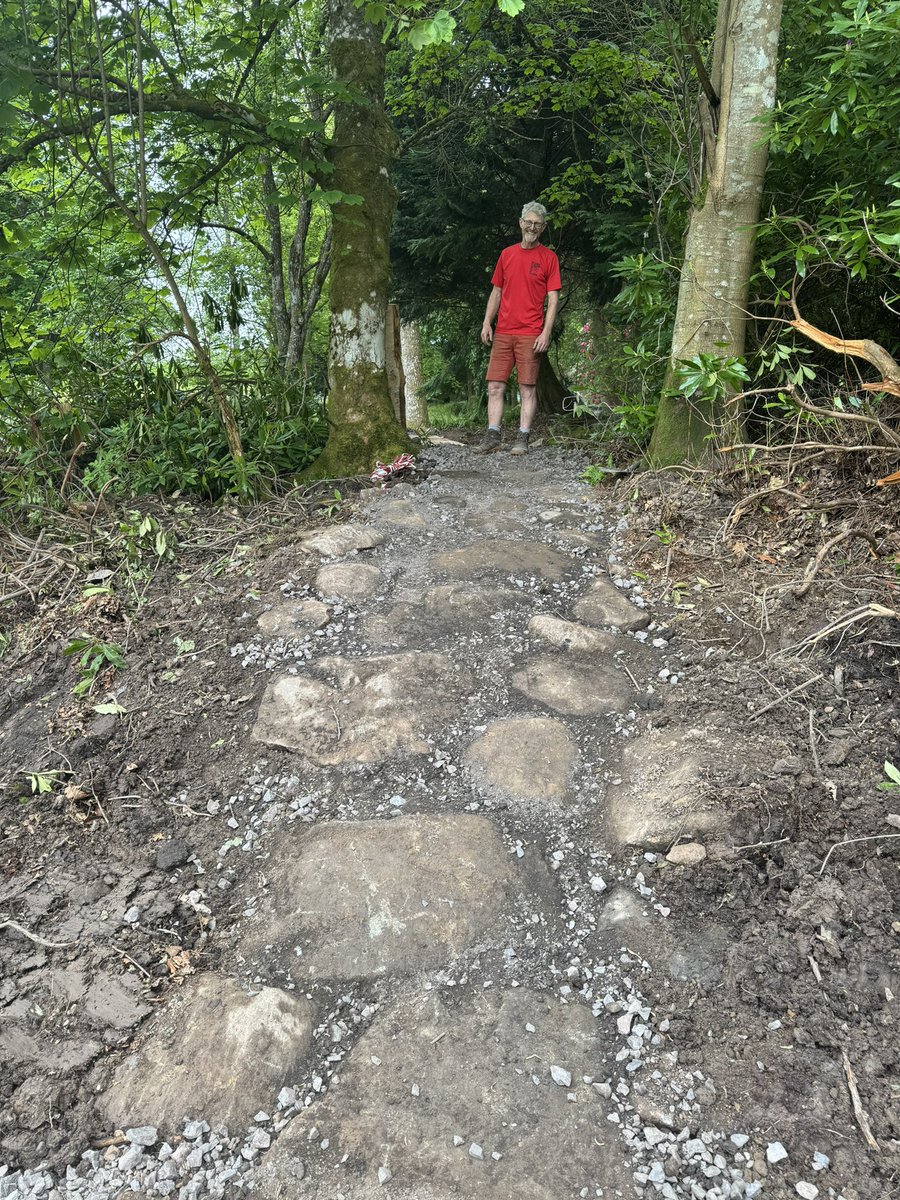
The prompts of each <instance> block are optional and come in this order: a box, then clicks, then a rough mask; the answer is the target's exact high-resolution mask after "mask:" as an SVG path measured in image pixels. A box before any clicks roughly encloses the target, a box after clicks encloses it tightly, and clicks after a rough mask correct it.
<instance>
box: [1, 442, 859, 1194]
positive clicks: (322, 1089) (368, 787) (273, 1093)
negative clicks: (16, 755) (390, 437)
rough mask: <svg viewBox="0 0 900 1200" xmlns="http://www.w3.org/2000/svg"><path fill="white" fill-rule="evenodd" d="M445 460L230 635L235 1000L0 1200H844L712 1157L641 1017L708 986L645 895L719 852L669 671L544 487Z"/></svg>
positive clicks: (166, 1017) (185, 1026)
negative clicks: (676, 985)
mask: <svg viewBox="0 0 900 1200" xmlns="http://www.w3.org/2000/svg"><path fill="white" fill-rule="evenodd" d="M440 455H441V459H440V461H439V463H438V469H437V470H435V471H434V472H433V473H432V474H431V476H430V477H429V479H428V480H427V482H426V483H425V484H423V485H421V486H420V487H419V488H411V487H409V486H407V485H400V486H397V487H394V488H393V489H391V490H388V491H385V492H370V493H367V494H364V496H363V497H362V508H363V516H362V517H361V518H360V519H359V520H357V521H353V522H351V523H349V524H347V525H344V526H340V527H334V528H329V529H326V530H321V531H318V532H316V533H315V534H312V535H310V536H307V537H305V538H304V539H303V544H302V546H301V548H299V549H298V556H299V561H298V573H297V576H296V577H295V578H292V579H288V580H286V581H284V583H283V584H282V585H281V587H280V590H279V592H278V594H277V595H275V596H272V597H268V598H266V602H265V607H264V608H263V610H262V611H261V612H260V611H259V608H258V607H257V608H256V609H255V610H254V609H252V608H249V609H248V612H247V614H246V625H247V632H246V634H244V635H243V636H242V638H241V641H240V642H239V643H238V644H236V645H235V646H234V647H233V648H232V653H233V654H234V655H235V656H236V657H238V658H239V659H240V660H241V662H242V663H243V664H244V665H245V666H246V667H247V668H248V669H250V668H255V669H257V670H259V669H264V670H265V671H267V672H271V673H272V674H269V675H267V676H266V681H267V682H266V686H265V691H264V694H263V696H262V700H261V703H260V706H259V711H258V715H257V719H256V722H255V724H254V726H253V729H252V738H253V740H254V742H255V743H256V745H257V746H258V748H259V754H260V759H259V769H258V772H257V774H256V775H255V776H254V777H252V778H251V779H249V780H247V781H246V783H244V784H243V785H242V786H240V787H238V788H237V790H236V792H235V794H234V795H233V796H232V797H231V800H230V801H229V803H228V805H227V807H226V806H221V805H219V804H218V802H211V804H210V805H209V806H207V808H208V814H209V816H210V818H211V819H212V820H214V821H216V820H219V821H221V822H222V826H223V830H222V832H223V837H222V842H221V845H220V846H219V849H218V854H217V855H216V856H215V858H214V860H211V861H208V862H200V861H199V859H198V858H197V856H193V857H192V858H191V861H190V863H189V864H188V865H187V867H186V868H185V870H186V871H188V872H190V871H193V873H194V878H193V884H192V885H188V887H187V888H186V893H185V896H186V902H187V903H190V904H191V905H193V906H194V907H196V908H197V910H198V911H201V912H204V913H206V914H208V917H209V922H210V924H209V928H210V932H211V936H213V937H215V936H216V934H215V916H214V914H215V910H216V906H217V902H218V898H219V897H227V898H229V899H230V901H231V904H232V911H234V908H235V906H236V908H237V910H238V914H239V915H238V919H237V923H236V924H234V925H232V927H231V929H230V931H229V939H230V945H231V951H230V953H229V952H228V950H227V949H225V948H223V953H224V957H225V959H226V962H227V965H228V967H229V971H228V973H219V974H215V975H214V974H212V973H211V972H206V973H203V974H201V975H198V976H196V977H194V978H192V979H190V980H189V981H188V982H187V983H186V984H185V986H184V987H183V989H182V991H181V995H180V997H179V999H178V1000H177V1001H175V1002H174V1003H171V1004H170V1005H169V1006H168V1007H167V1008H166V1009H165V1010H163V1011H162V1012H160V1013H158V1014H157V1015H156V1016H155V1017H154V1018H152V1019H151V1020H150V1021H148V1022H147V1023H145V1025H144V1027H143V1029H142V1031H141V1033H140V1034H139V1036H138V1038H137V1039H136V1042H135V1043H134V1045H133V1047H132V1052H131V1054H130V1056H129V1057H127V1058H126V1059H124V1060H123V1061H120V1062H118V1063H117V1065H116V1066H115V1069H114V1070H112V1071H106V1072H105V1073H103V1072H102V1071H100V1072H98V1075H97V1077H96V1079H95V1081H94V1086H95V1088H96V1089H97V1092H98V1105H97V1108H98V1113H99V1114H101V1116H102V1120H103V1122H104V1123H105V1125H106V1127H107V1129H108V1132H109V1133H112V1132H113V1131H114V1130H117V1129H118V1130H123V1131H124V1136H123V1140H122V1142H121V1144H116V1145H113V1146H110V1147H108V1148H106V1149H104V1150H96V1149H92V1150H88V1151H86V1152H85V1153H84V1154H82V1156H81V1157H80V1159H78V1160H77V1161H76V1162H75V1163H74V1165H72V1166H70V1167H69V1168H68V1170H67V1171H66V1173H65V1175H64V1176H63V1177H57V1176H55V1175H53V1174H52V1173H51V1172H49V1171H47V1170H45V1169H44V1168H43V1167H38V1168H36V1169H35V1170H31V1171H23V1172H13V1171H9V1170H7V1169H6V1168H0V1200H4V1198H6V1197H11V1196H16V1197H20V1196H22V1197H24V1196H27V1197H32V1196H33V1197H44V1198H48V1200H57V1198H61V1197H64V1196H71V1197H76V1196H77V1197H83V1198H84V1200H110V1198H112V1197H114V1196H116V1197H118V1196H122V1195H127V1194H129V1193H131V1194H135V1193H136V1194H138V1195H141V1196H148V1197H152V1196H177V1198H178V1200H196V1198H199V1197H201V1196H214V1197H218V1196H225V1195H238V1194H241V1193H243V1192H247V1191H251V1190H255V1191H256V1193H257V1194H258V1195H261V1196H264V1197H267V1198H268V1197H271V1198H272V1200H280V1198H285V1200H287V1198H288V1197H308V1198H309V1200H369V1198H371V1197H376V1196H378V1197H380V1196H385V1195H386V1196H393V1197H396V1198H398V1200H452V1198H465V1197H472V1196H476V1195H477V1196H479V1197H481V1196H484V1197H486V1198H487V1200H492V1198H494V1200H512V1198H513V1197H515V1200H568V1198H570V1197H571V1198H575V1197H579V1198H588V1197H591V1198H597V1200H610V1198H612V1197H657V1196H658V1197H662V1198H663V1200H743V1198H747V1200H751V1198H752V1197H755V1196H758V1195H761V1194H762V1193H763V1191H764V1190H765V1192H766V1195H768V1196H772V1197H773V1198H774V1200H778V1197H781V1196H784V1195H789V1194H791V1193H793V1194H796V1195H799V1196H801V1197H803V1198H806V1200H815V1197H817V1196H819V1195H822V1196H823V1197H824V1196H826V1195H827V1196H828V1197H832V1198H834V1197H837V1196H838V1195H839V1193H838V1191H837V1190H836V1189H835V1188H834V1187H832V1186H830V1185H828V1184H823V1185H822V1186H821V1187H820V1186H819V1185H817V1184H814V1183H812V1182H811V1178H812V1177H813V1176H815V1177H818V1176H819V1174H823V1175H824V1174H826V1173H827V1171H828V1167H829V1163H828V1160H827V1158H826V1157H825V1156H824V1155H817V1158H816V1160H814V1161H813V1162H812V1163H809V1164H806V1165H805V1166H803V1165H800V1164H798V1165H797V1167H796V1169H795V1168H794V1166H793V1164H792V1163H791V1158H790V1154H789V1151H788V1150H786V1149H785V1148H784V1147H783V1146H781V1145H780V1143H766V1141H765V1138H764V1137H762V1136H760V1135H754V1134H753V1131H750V1130H734V1129H722V1128H717V1124H718V1122H717V1120H716V1115H715V1110H716V1105H717V1101H718V1096H717V1090H716V1086H715V1083H714V1081H712V1080H709V1079H707V1078H705V1077H704V1076H703V1075H702V1074H701V1073H700V1072H697V1071H691V1070H689V1069H687V1068H686V1067H684V1066H683V1065H682V1064H681V1062H680V1061H679V1047H678V1045H677V1044H676V1043H675V1040H674V1038H673V1036H672V1030H671V1026H670V1021H669V1014H668V1013H667V1012H665V1011H662V1012H659V1011H654V1010H653V1008H652V1006H651V1005H650V1004H649V1003H648V1002H647V1000H646V998H645V993H644V991H643V990H642V981H644V980H646V979H647V978H648V977H649V976H650V974H651V973H652V972H668V973H669V974H670V975H672V976H674V977H676V978H698V977H702V976H703V973H704V972H707V973H711V976H710V977H712V978H715V972H716V971H718V970H719V969H720V967H719V963H720V962H721V946H720V945H719V944H718V942H717V940H716V939H717V934H716V930H715V929H705V930H703V931H698V932H697V933H696V934H695V936H692V938H691V939H690V942H689V944H681V943H678V942H677V941H676V940H675V938H674V935H673V934H672V933H671V932H670V930H669V925H668V924H667V918H668V917H669V915H670V914H669V910H668V909H667V908H665V906H664V905H662V904H660V903H659V902H658V901H657V900H656V896H655V894H654V890H653V886H652V880H653V877H654V873H655V872H656V871H657V870H658V869H660V868H661V867H663V866H665V867H666V869H670V870H673V869H677V870H685V869H693V868H694V867H696V865H697V864H698V863H700V862H701V861H702V858H703V856H704V854H705V850H704V847H703V845H702V841H703V838H704V836H705V835H706V834H708V833H709V832H710V831H711V830H712V829H714V828H715V829H718V831H719V833H721V832H722V827H723V822H724V819H725V818H724V814H723V813H722V812H721V811H720V810H719V809H718V807H717V806H716V805H715V804H714V803H712V802H711V801H710V800H709V799H708V798H707V796H706V795H705V792H704V788H703V785H702V778H703V775H704V772H705V770H706V769H707V766H708V764H709V762H710V761H711V760H712V759H716V758H721V757H722V755H723V750H722V746H721V745H720V744H718V743H717V734H716V731H715V730H708V731H705V733H704V735H703V737H702V738H700V737H698V736H697V734H696V732H695V731H693V730H691V729H690V727H689V726H688V725H686V724H682V725H680V726H677V727H676V726H673V725H671V724H667V725H666V727H665V728H656V727H655V726H654V725H653V721H652V716H651V717H650V718H649V719H648V717H647V716H646V714H652V713H653V712H655V711H657V710H660V709H663V710H664V709H665V708H666V706H667V703H668V699H669V697H670V696H673V695H677V689H678V672H677V670H672V669H671V665H672V664H670V663H669V661H668V660H667V651H668V642H669V638H668V635H667V632H666V630H665V629H664V628H662V627H660V626H658V625H654V622H653V613H652V611H651V610H650V609H649V608H648V607H647V605H646V604H645V602H644V599H643V597H642V595H641V588H640V584H639V582H638V581H637V580H635V579H633V578H630V577H629V576H628V575H627V572H625V571H624V570H623V568H621V566H620V565H619V563H618V560H617V557H616V553H615V540H614V539H615V530H612V531H610V530H608V529H605V528H604V524H603V520H604V518H603V513H602V510H601V509H600V508H599V506H598V505H597V504H595V503H594V502H593V499H592V497H591V496H590V494H586V493H585V492H584V490H583V489H582V487H581V486H580V485H579V484H578V481H577V479H576V478H575V477H574V469H573V468H571V467H566V466H565V464H564V463H562V464H561V463H560V462H559V460H552V459H550V457H549V455H548V456H547V458H543V457H542V455H541V454H540V453H538V454H535V455H532V457H531V458H530V459H529V460H528V462H527V463H526V464H525V466H524V467H522V466H520V465H518V464H517V465H513V464H511V463H510V462H507V461H503V460H501V459H491V460H481V461H479V462H477V463H476V464H474V465H473V463H472V462H471V461H470V460H468V459H467V458H465V457H464V456H463V455H462V453H461V452H460V451H457V450H456V449H455V448H453V447H444V448H442V449H441V452H440ZM551 466H552V467H553V469H552V470H551ZM557 471H558V472H559V474H560V476H561V479H560V478H558V477H557V473H556V472H557ZM610 533H611V534H612V537H613V542H612V543H611V547H612V548H610V543H609V541H608V537H609V535H610ZM604 547H605V548H604ZM310 561H312V562H315V570H314V571H313V572H310V570H309V569H308V565H307V564H308V563H309V562H310ZM300 568H302V570H301V569H300ZM304 574H305V578H306V579H307V582H305V583H304V582H301V578H302V577H303V576H304ZM610 575H611V576H612V579H611V578H610ZM309 580H312V582H311V583H310V582H308V581H309ZM253 625H255V626H256V628H255V629H253ZM674 665H676V666H677V664H674ZM641 730H642V732H641ZM191 799H192V798H191V796H190V795H189V793H187V792H185V793H182V794H181V796H180V797H179V798H178V802H179V803H182V804H185V805H189V804H190V803H191ZM691 839H696V842H695V843H694V844H693V845H684V846H681V847H677V848H676V851H675V852H674V857H673V856H672V854H671V853H670V855H669V860H668V865H666V863H664V862H663V854H660V853H658V851H663V852H665V851H667V850H669V848H670V847H671V846H672V844H673V843H675V842H678V841H680V840H686V841H690V840H691ZM630 848H634V849H630ZM182 859H183V856H180V857H179V862H181V861H182ZM677 864H681V865H677ZM74 1157H75V1155H73V1158H74ZM801 1171H803V1172H804V1173H805V1174H806V1175H807V1178H805V1179H803V1178H798V1177H797V1175H798V1173H800V1172H801ZM791 1172H793V1177H792V1175H791ZM785 1189H790V1190H789V1191H786V1190H785Z"/></svg>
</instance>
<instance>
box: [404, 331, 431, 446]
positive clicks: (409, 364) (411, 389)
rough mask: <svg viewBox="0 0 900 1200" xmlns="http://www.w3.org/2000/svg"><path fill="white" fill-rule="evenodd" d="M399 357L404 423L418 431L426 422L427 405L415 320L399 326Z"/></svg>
mask: <svg viewBox="0 0 900 1200" xmlns="http://www.w3.org/2000/svg"><path fill="white" fill-rule="evenodd" d="M400 357H401V358H402V360H403V373H404V375H405V376H406V425H407V428H408V429H415V430H416V431H417V432H419V431H421V430H423V429H424V428H425V426H426V425H427V424H428V405H427V404H426V403H425V397H424V395H423V394H422V351H421V346H420V342H419V326H418V325H417V324H416V322H415V321H410V322H409V324H408V325H401V326H400Z"/></svg>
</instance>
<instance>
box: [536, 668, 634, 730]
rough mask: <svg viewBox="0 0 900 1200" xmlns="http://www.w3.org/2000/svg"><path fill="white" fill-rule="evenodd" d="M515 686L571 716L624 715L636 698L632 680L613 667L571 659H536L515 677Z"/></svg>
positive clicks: (559, 711) (557, 710)
mask: <svg viewBox="0 0 900 1200" xmlns="http://www.w3.org/2000/svg"><path fill="white" fill-rule="evenodd" d="M512 685H513V687H514V688H515V689H516V690H517V691H519V692H522V693H523V695H525V696H528V698H529V699H530V700H540V702H541V703H542V704H546V705H547V706H548V707H549V708H552V709H554V710H555V711H556V712H558V713H562V714H563V715H564V716H569V717H593V716H601V715H602V714H603V713H613V712H622V711H623V710H624V709H626V708H628V706H629V704H630V703H631V701H632V700H633V698H634V691H633V689H632V686H631V685H630V684H629V682H628V680H627V679H626V678H625V677H624V676H623V675H619V674H617V673H616V672H615V671H613V670H612V669H610V668H609V667H603V666H599V665H597V664H596V663H593V662H587V661H579V660H574V659H571V658H569V657H556V658H551V657H549V656H545V657H541V658H536V659H533V660H532V661H531V662H529V663H527V664H526V665H525V666H524V667H523V668H522V669H521V670H520V671H516V673H515V674H514V675H513V677H512Z"/></svg>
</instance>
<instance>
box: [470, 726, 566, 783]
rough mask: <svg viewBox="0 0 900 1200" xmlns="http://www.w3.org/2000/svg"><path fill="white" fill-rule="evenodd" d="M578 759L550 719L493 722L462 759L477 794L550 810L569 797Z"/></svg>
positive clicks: (563, 734)
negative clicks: (537, 804)
mask: <svg viewBox="0 0 900 1200" xmlns="http://www.w3.org/2000/svg"><path fill="white" fill-rule="evenodd" d="M578 759H579V755H578V748H577V746H576V745H575V743H574V742H573V741H572V739H571V738H570V737H569V732H568V730H567V729H566V727H565V725H563V723H562V722H561V721H554V720H552V719H551V718H549V717H520V718H514V719H512V720H509V721H494V722H493V723H492V724H491V725H489V726H488V728H487V729H486V730H485V732H484V733H483V734H482V735H481V737H479V738H478V739H477V740H476V741H474V742H473V743H472V745H471V746H470V747H469V749H468V750H467V751H466V754H465V762H466V766H467V767H468V769H469V772H470V774H471V775H472V778H473V780H474V781H475V783H476V784H477V785H478V786H479V787H480V788H481V789H482V790H484V791H488V792H497V793H499V794H500V795H501V796H505V797H507V798H509V799H510V800H525V801H536V802H541V803H544V804H550V805H554V804H559V803H560V802H562V801H563V800H566V799H567V798H568V797H569V795H570V786H569V783H570V779H571V775H572V771H573V769H574V767H575V765H576V763H577V762H578Z"/></svg>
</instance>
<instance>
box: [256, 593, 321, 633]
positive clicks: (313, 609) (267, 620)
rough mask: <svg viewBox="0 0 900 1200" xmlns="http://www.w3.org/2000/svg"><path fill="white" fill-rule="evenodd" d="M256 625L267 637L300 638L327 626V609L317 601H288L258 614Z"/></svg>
mask: <svg viewBox="0 0 900 1200" xmlns="http://www.w3.org/2000/svg"><path fill="white" fill-rule="evenodd" d="M256 623H257V625H258V626H259V628H260V629H261V630H262V632H263V633H265V634H267V635H268V636H269V637H283V638H291V637H294V638H302V637H305V635H306V634H308V633H312V632H313V631H314V630H316V629H321V628H322V627H323V626H324V625H327V624H328V609H327V607H326V606H325V605H324V604H322V602H321V601H319V600H297V601H293V600H289V601H287V602H286V603H284V604H276V605H275V607H274V608H270V609H269V610H268V611H267V612H264V613H260V615H259V616H258V617H257V618H256Z"/></svg>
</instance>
